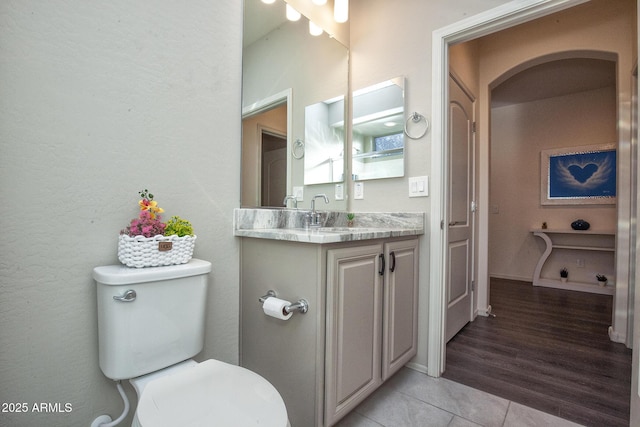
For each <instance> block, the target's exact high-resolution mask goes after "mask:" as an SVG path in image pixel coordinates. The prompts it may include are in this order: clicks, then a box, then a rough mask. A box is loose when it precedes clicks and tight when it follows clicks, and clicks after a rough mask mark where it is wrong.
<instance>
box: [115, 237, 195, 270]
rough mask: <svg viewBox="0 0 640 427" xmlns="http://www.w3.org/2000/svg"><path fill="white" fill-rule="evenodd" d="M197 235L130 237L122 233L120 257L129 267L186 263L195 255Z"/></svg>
mask: <svg viewBox="0 0 640 427" xmlns="http://www.w3.org/2000/svg"><path fill="white" fill-rule="evenodd" d="M195 243H196V236H184V237H178V236H176V235H173V236H160V235H158V236H155V237H144V236H135V237H130V236H127V235H125V234H121V235H120V238H119V240H118V259H119V260H120V262H121V263H123V264H124V265H126V266H128V267H136V268H142V267H158V266H162V265H175V264H186V263H187V262H189V260H190V259H191V257H192V256H193V247H194V246H195Z"/></svg>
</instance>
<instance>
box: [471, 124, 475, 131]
mask: <svg viewBox="0 0 640 427" xmlns="http://www.w3.org/2000/svg"><path fill="white" fill-rule="evenodd" d="M471 132H473V133H476V122H473V123H471Z"/></svg>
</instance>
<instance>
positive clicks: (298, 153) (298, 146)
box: [291, 139, 304, 159]
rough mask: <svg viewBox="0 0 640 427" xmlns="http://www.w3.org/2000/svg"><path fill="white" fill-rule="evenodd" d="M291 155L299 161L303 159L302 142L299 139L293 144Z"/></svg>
mask: <svg viewBox="0 0 640 427" xmlns="http://www.w3.org/2000/svg"><path fill="white" fill-rule="evenodd" d="M291 155H292V156H293V157H294V158H295V159H301V158H303V157H304V141H303V140H301V139H296V140H295V142H294V143H293V147H292V148H291Z"/></svg>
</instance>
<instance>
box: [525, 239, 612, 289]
mask: <svg viewBox="0 0 640 427" xmlns="http://www.w3.org/2000/svg"><path fill="white" fill-rule="evenodd" d="M531 232H532V233H533V235H534V236H538V237H540V238H541V239H542V240H543V241H544V242H545V244H546V245H547V246H546V249H545V251H544V253H543V254H542V255H541V256H540V259H539V260H538V264H537V265H536V269H535V271H534V273H533V285H534V286H546V287H550V288H558V289H568V290H573V291H582V292H591V293H597V294H606V295H613V293H614V290H615V278H614V277H613V275H607V277H608V279H609V282H608V284H607V286H600V285H599V284H598V283H597V281H596V279H595V277H594V281H593V282H592V283H585V282H578V281H571V280H568V281H566V282H562V281H561V280H560V279H559V278H557V279H556V278H544V277H540V275H541V273H542V267H543V266H544V263H545V262H546V261H547V258H549V256H550V255H551V252H552V251H554V250H557V249H572V250H579V251H596V252H612V253H614V254H615V236H616V233H615V231H591V230H580V231H578V230H552V229H533V230H531ZM614 268H615V267H614V266H611V270H612V271H614ZM558 274H559V272H558ZM570 276H571V275H570Z"/></svg>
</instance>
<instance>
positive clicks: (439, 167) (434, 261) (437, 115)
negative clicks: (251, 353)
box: [427, 0, 588, 377]
mask: <svg viewBox="0 0 640 427" xmlns="http://www.w3.org/2000/svg"><path fill="white" fill-rule="evenodd" d="M586 1H588V0H513V1H511V2H509V3H505V4H504V5H501V6H498V7H496V8H493V9H490V10H488V11H486V12H482V13H479V14H477V15H474V16H471V17H469V18H467V19H464V20H462V21H458V22H456V23H454V24H451V25H448V26H446V27H443V28H440V29H438V30H435V31H434V32H433V34H432V52H431V54H432V58H431V67H432V74H431V79H432V80H431V81H432V83H431V84H432V98H431V102H432V104H431V105H432V108H431V111H432V113H431V114H432V118H431V124H432V128H431V141H432V144H431V179H432V191H433V196H432V203H431V207H430V230H431V236H430V242H429V249H430V250H429V252H430V255H429V265H430V266H431V268H430V271H429V331H428V338H427V345H428V349H427V373H428V375H430V376H432V377H439V376H440V375H441V374H442V373H443V372H444V368H445V353H446V342H445V327H446V323H445V319H446V292H445V286H446V283H445V282H446V277H445V271H446V266H447V261H448V260H447V257H446V250H445V245H446V242H447V238H448V232H447V227H444V226H443V225H444V221H445V218H447V212H446V209H447V207H446V195H447V194H448V188H447V180H446V179H445V177H446V176H447V175H446V174H447V173H448V171H447V162H448V158H447V149H446V148H447V147H446V141H447V139H446V137H447V135H446V129H447V124H448V122H449V118H448V108H447V105H448V101H449V94H448V90H447V78H448V76H449V45H451V44H453V43H460V42H465V41H469V40H473V39H476V38H478V37H482V36H485V35H488V34H491V33H494V32H497V31H500V30H504V29H506V28H510V27H513V26H515V25H519V24H522V23H524V22H528V21H531V20H533V19H536V18H540V17H542V16H546V15H549V14H551V13H555V12H559V11H561V10H564V9H567V8H570V7H573V6H577V5H579V4H581V3H585V2H586ZM485 193H486V189H483V188H479V202H480V203H479V215H478V220H479V221H478V222H479V224H478V225H479V235H478V239H479V241H480V242H482V241H487V238H488V236H487V215H488V206H487V205H488V195H487V194H485ZM483 257H485V258H484V260H482V259H479V262H478V275H479V276H480V275H483V274H485V275H486V268H487V260H486V254H484V255H483ZM476 292H478V298H477V300H480V298H481V297H483V296H484V297H485V299H486V292H487V290H486V289H484V290H480V289H477V290H476ZM482 292H484V293H485V295H482Z"/></svg>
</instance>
